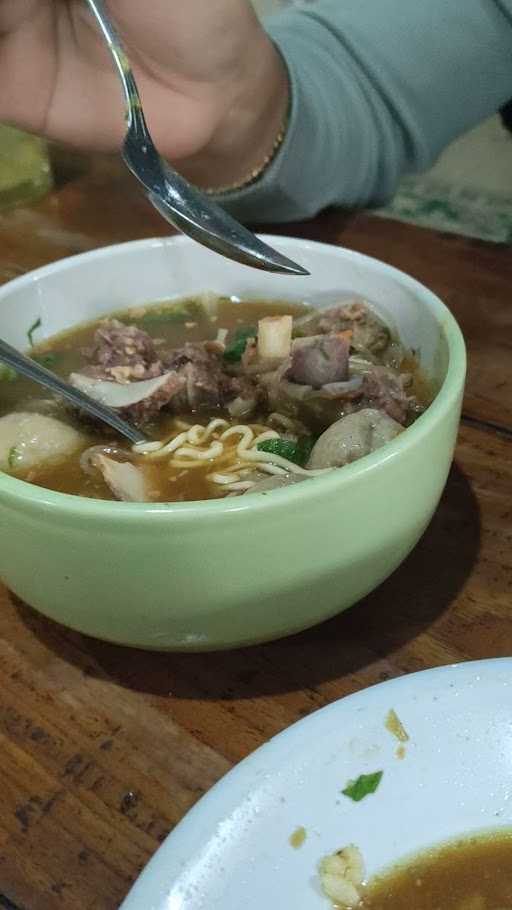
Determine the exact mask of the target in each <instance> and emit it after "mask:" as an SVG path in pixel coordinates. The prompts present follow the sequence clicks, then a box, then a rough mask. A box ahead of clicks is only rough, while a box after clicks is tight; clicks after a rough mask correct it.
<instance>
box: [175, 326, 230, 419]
mask: <svg viewBox="0 0 512 910" xmlns="http://www.w3.org/2000/svg"><path fill="white" fill-rule="evenodd" d="M162 357H163V360H164V363H165V368H166V370H173V371H175V372H176V373H177V375H178V376H179V377H180V378H181V379H183V380H184V385H183V389H182V390H181V392H179V394H178V395H176V396H175V397H174V398H173V402H172V405H173V410H174V411H176V412H178V413H179V412H182V413H188V412H190V411H198V410H202V409H206V408H210V409H211V408H220V407H222V406H223V405H224V404H226V402H227V401H229V400H230V399H231V398H234V397H235V395H236V389H234V388H233V377H231V376H229V375H228V374H227V373H226V371H225V369H224V363H223V360H222V357H221V356H220V355H219V354H218V353H216V352H214V351H208V350H206V349H205V347H204V345H203V344H200V343H198V344H193V343H191V342H187V343H186V344H184V345H183V347H182V348H177V349H176V350H174V351H170V352H169V353H168V354H164V355H162Z"/></svg>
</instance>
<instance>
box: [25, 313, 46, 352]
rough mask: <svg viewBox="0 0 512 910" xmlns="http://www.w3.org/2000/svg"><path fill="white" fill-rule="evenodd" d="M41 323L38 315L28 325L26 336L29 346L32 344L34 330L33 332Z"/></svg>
mask: <svg viewBox="0 0 512 910" xmlns="http://www.w3.org/2000/svg"><path fill="white" fill-rule="evenodd" d="M41 324H42V323H41V317H40V316H38V318H37V319H36V321H35V322H34V323H32V325H31V326H30V328H29V330H28V332H27V338H28V343H29V345H30V347H32V345H33V344H34V332H35V331H36V330H37V329H40V328H41Z"/></svg>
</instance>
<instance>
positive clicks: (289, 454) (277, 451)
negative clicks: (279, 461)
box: [256, 436, 315, 468]
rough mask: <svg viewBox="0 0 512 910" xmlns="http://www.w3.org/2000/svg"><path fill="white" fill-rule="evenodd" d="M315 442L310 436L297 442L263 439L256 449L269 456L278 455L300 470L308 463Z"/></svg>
mask: <svg viewBox="0 0 512 910" xmlns="http://www.w3.org/2000/svg"><path fill="white" fill-rule="evenodd" d="M314 443H315V440H314V439H313V437H312V436H304V437H303V438H302V439H299V440H298V441H297V442H296V441H295V440H293V439H264V440H263V442H259V443H258V445H257V446H256V448H257V449H258V450H259V451H260V452H269V453H270V454H271V455H279V456H280V457H281V458H286V459H287V460H288V461H293V463H294V464H298V465H300V466H301V467H302V468H303V467H304V465H305V464H306V463H307V462H308V461H309V456H310V455H311V449H312V448H313V445H314Z"/></svg>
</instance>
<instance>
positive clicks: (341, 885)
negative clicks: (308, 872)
mask: <svg viewBox="0 0 512 910" xmlns="http://www.w3.org/2000/svg"><path fill="white" fill-rule="evenodd" d="M318 870H319V874H320V884H321V886H322V891H323V892H324V894H325V895H326V897H328V898H330V900H331V901H332V902H333V904H334V906H335V907H336V908H341V910H353V908H354V907H358V906H359V904H360V902H361V888H362V885H363V884H364V878H365V868H364V862H363V857H362V855H361V851H360V850H359V849H358V847H355V846H354V845H353V844H349V845H348V846H347V847H344V848H343V849H342V850H338V851H336V853H331V854H330V856H325V857H324V858H323V859H322V860H321V862H320V865H319V867H318Z"/></svg>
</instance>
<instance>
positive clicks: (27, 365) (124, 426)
mask: <svg viewBox="0 0 512 910" xmlns="http://www.w3.org/2000/svg"><path fill="white" fill-rule="evenodd" d="M0 361H3V362H4V363H6V364H7V365H8V366H10V367H12V368H13V370H16V372H17V373H21V374H22V376H26V377H27V378H28V379H33V380H34V382H37V383H38V384H39V385H42V386H44V387H45V388H46V389H50V390H51V391H52V392H57V393H58V394H59V395H62V397H63V398H66V399H67V400H68V401H70V402H71V404H74V405H75V406H76V407H77V408H81V409H82V411H86V412H87V413H88V414H91V416H92V417H97V418H99V419H100V420H102V421H103V423H107V424H108V425H109V426H110V427H112V429H114V430H117V432H118V433H121V436H125V437H126V439H129V440H130V442H146V437H145V436H144V434H143V433H141V432H140V431H139V430H137V429H135V427H132V425H131V424H129V423H127V422H126V421H125V420H122V419H121V418H120V417H119V416H118V415H117V414H116V412H115V411H112V410H111V408H107V407H105V405H103V404H100V403H99V402H98V401H94V399H93V398H90V397H89V395H85V394H84V393H83V392H79V391H78V389H75V388H73V386H71V385H69V384H68V383H67V382H64V380H63V379H60V378H59V376H55V374H54V373H50V371H49V370H47V369H45V367H42V366H40V365H39V364H38V363H36V362H35V361H34V360H30V358H29V357H25V355H24V354H21V353H20V352H19V351H17V350H16V349H15V348H12V347H11V345H10V344H7V342H6V341H2V339H1V338H0Z"/></svg>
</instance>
